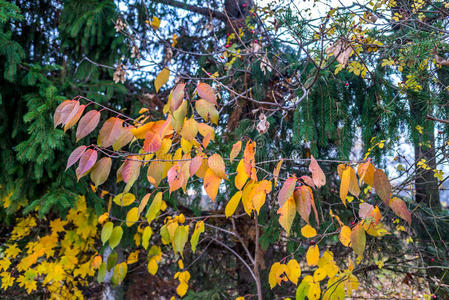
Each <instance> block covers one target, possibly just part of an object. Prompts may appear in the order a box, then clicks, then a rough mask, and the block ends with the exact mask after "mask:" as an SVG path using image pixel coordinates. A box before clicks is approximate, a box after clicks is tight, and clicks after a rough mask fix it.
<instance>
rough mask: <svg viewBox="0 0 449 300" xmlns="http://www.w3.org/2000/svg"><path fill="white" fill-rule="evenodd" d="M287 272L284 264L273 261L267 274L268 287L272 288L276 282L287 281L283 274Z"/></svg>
mask: <svg viewBox="0 0 449 300" xmlns="http://www.w3.org/2000/svg"><path fill="white" fill-rule="evenodd" d="M287 272H288V267H287V266H286V265H285V264H281V263H279V262H275V263H274V264H273V265H272V266H271V268H270V272H269V274H268V282H269V283H270V288H271V289H273V288H274V287H275V286H276V285H277V284H279V285H280V284H281V282H282V281H287V280H288V279H287V277H286V276H285V275H284V274H286V273H287Z"/></svg>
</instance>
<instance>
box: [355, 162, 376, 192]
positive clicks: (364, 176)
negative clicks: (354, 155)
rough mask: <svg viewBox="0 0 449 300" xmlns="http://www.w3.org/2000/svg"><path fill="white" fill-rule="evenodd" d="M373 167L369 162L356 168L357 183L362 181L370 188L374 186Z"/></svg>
mask: <svg viewBox="0 0 449 300" xmlns="http://www.w3.org/2000/svg"><path fill="white" fill-rule="evenodd" d="M374 171H375V168H374V166H373V165H372V164H371V163H370V162H369V161H367V162H364V163H361V164H360V165H359V167H358V168H357V173H358V174H359V178H360V179H359V182H360V183H361V182H362V181H363V182H365V183H366V184H368V185H370V186H374Z"/></svg>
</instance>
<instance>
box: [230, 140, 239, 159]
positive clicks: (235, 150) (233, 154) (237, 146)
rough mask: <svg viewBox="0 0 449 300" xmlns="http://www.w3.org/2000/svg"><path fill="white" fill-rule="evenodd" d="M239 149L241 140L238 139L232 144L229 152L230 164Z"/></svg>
mask: <svg viewBox="0 0 449 300" xmlns="http://www.w3.org/2000/svg"><path fill="white" fill-rule="evenodd" d="M241 149H242V141H238V142H236V143H235V144H234V145H232V150H231V154H229V161H230V162H231V164H232V161H233V160H234V158H236V157H237V155H239V153H240V150H241Z"/></svg>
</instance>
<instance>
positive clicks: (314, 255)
mask: <svg viewBox="0 0 449 300" xmlns="http://www.w3.org/2000/svg"><path fill="white" fill-rule="evenodd" d="M319 259H320V250H319V248H318V245H311V246H309V249H307V253H306V260H307V264H308V265H309V266H316V265H317V264H318V260H319Z"/></svg>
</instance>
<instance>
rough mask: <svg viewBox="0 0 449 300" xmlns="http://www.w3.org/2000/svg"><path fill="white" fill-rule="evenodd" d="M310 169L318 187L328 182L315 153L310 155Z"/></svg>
mask: <svg viewBox="0 0 449 300" xmlns="http://www.w3.org/2000/svg"><path fill="white" fill-rule="evenodd" d="M309 171H310V172H312V179H313V183H315V185H316V187H317V188H320V187H322V186H323V185H325V184H326V176H325V175H324V172H323V170H321V168H320V166H319V165H318V162H317V161H316V159H315V158H314V157H313V155H312V156H311V157H310V165H309Z"/></svg>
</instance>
